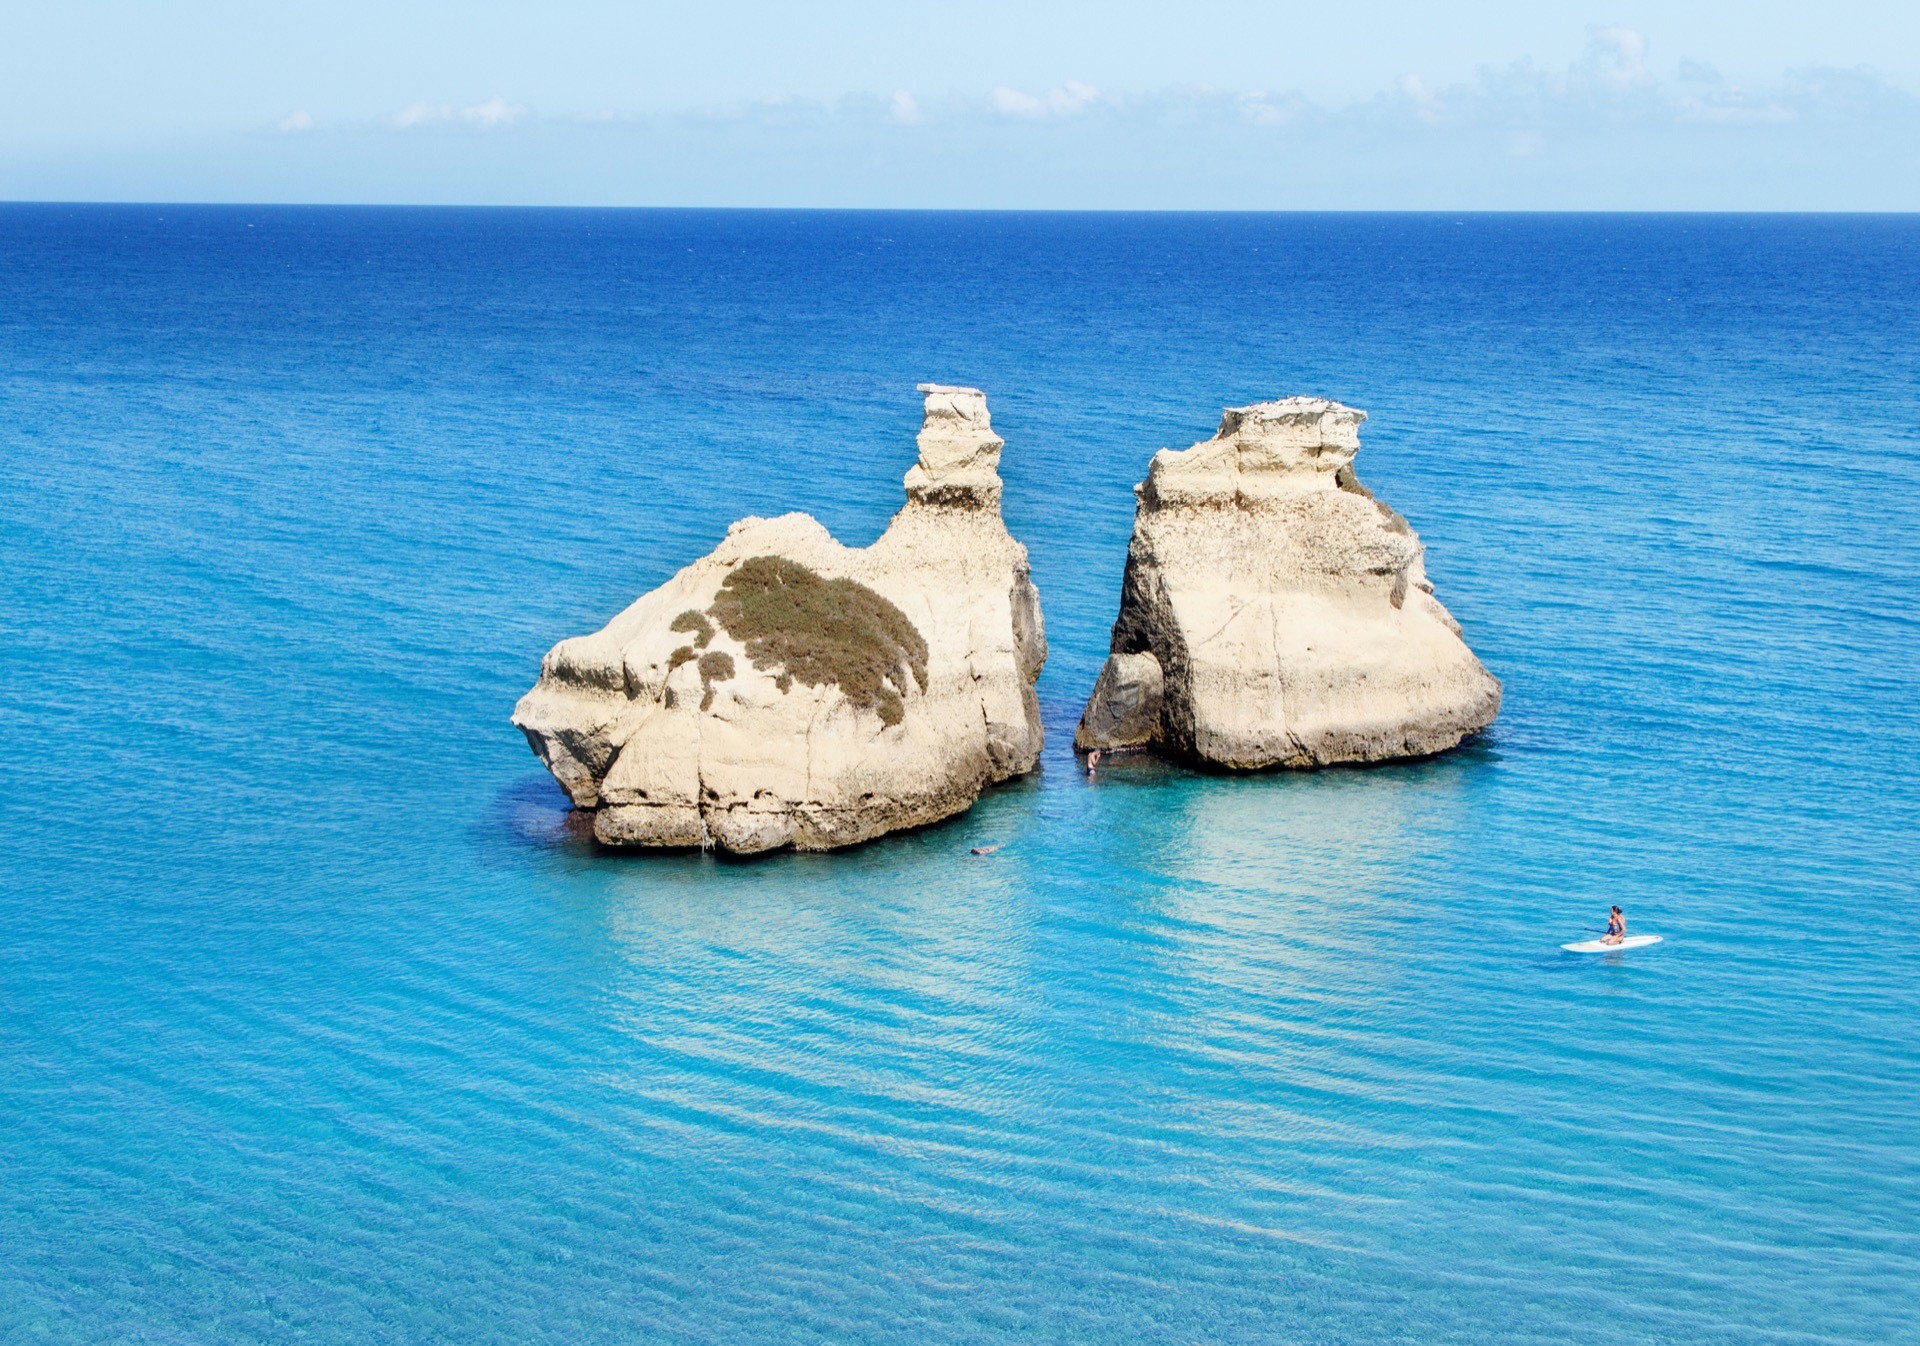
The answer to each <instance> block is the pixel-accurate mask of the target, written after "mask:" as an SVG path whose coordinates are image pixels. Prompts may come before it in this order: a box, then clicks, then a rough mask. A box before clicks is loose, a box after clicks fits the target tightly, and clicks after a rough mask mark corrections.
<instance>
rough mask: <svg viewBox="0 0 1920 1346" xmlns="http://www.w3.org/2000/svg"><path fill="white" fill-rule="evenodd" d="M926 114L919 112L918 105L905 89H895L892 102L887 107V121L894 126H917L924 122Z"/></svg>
mask: <svg viewBox="0 0 1920 1346" xmlns="http://www.w3.org/2000/svg"><path fill="white" fill-rule="evenodd" d="M926 119H927V118H926V114H925V113H923V112H921V111H920V104H919V102H918V100H916V99H915V98H914V96H913V95H912V94H910V93H908V92H907V91H906V90H905V89H896V90H895V91H894V94H893V101H892V102H890V103H889V104H888V105H887V120H888V121H890V122H892V123H893V124H894V125H896V126H918V125H919V124H920V123H921V122H923V121H925V120H926Z"/></svg>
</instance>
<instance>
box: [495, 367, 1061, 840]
mask: <svg viewBox="0 0 1920 1346" xmlns="http://www.w3.org/2000/svg"><path fill="white" fill-rule="evenodd" d="M920 391H921V392H922V393H923V394H925V396H926V419H925V423H924V425H923V427H922V429H921V431H920V438H919V447H920V460H919V462H918V464H917V465H916V466H915V467H914V468H913V469H912V470H911V471H909V472H908V473H907V478H906V488H907V503H906V505H905V507H904V508H902V509H901V510H900V512H899V513H898V514H896V515H894V517H893V521H892V522H891V523H890V524H889V525H888V526H887V531H886V532H885V533H884V534H883V535H882V536H881V537H880V539H879V540H878V541H877V542H875V543H874V544H873V545H872V546H871V547H866V548H849V547H843V546H841V545H840V544H839V543H838V542H835V541H834V540H833V538H832V537H831V536H830V535H829V534H828V533H827V530H826V529H825V528H823V527H821V526H820V524H818V523H817V522H815V521H814V520H813V519H812V518H810V517H808V516H807V515H805V514H786V515H782V516H781V517H780V518H777V519H742V520H741V521H740V522H739V523H736V524H734V525H733V527H732V528H730V529H728V530H727V536H726V539H725V540H724V541H723V542H721V544H720V545H719V546H718V547H716V548H715V549H714V550H713V552H712V553H711V554H709V555H708V556H705V557H703V558H702V559H700V560H698V561H696V562H694V563H693V564H692V565H690V566H688V567H687V568H686V569H684V570H682V571H681V572H680V573H679V574H677V575H675V576H674V577H673V578H672V579H671V580H669V581H667V583H665V584H663V585H662V586H661V587H660V588H658V589H655V590H654V591H653V592H652V593H649V594H646V595H644V596H643V597H641V598H640V599H639V600H638V601H637V602H635V603H634V604H633V605H632V606H631V607H629V608H628V609H627V610H626V611H624V612H622V613H621V614H620V615H619V616H617V617H615V618H614V619H613V620H612V621H611V622H609V623H608V624H607V625H606V627H604V628H603V629H602V630H600V631H597V632H595V633H594V634H592V635H589V636H578V637H575V638H573V639H571V640H563V641H561V642H560V643H559V644H558V645H556V646H554V647H553V649H552V650H551V651H550V652H549V653H548V654H547V657H546V658H545V660H543V661H542V663H541V666H540V681H539V682H538V683H537V684H535V686H534V688H533V690H532V691H530V692H528V693H527V694H526V695H525V696H524V697H522V698H521V699H520V703H519V705H517V706H516V707H515V708H514V713H513V722H514V724H516V725H517V726H519V728H520V729H521V730H522V731H523V732H524V733H525V734H526V736H527V741H528V742H529V743H531V744H532V745H533V750H534V751H535V752H536V753H538V754H539V756H540V759H541V760H542V761H543V762H545V763H546V764H547V767H548V769H549V770H551V771H552V772H553V774H554V777H555V778H556V779H557V780H558V781H559V782H560V784H561V785H562V786H563V787H565V789H566V791H567V793H568V794H569V795H570V796H571V797H572V799H573V802H574V803H575V804H576V805H577V806H579V807H581V808H586V809H592V810H594V828H593V830H594V835H595V836H596V837H598V838H599V839H600V840H601V841H603V842H606V843H608V844H610V845H635V846H708V845H711V846H718V847H720V848H722V849H724V850H728V851H734V852H739V853H750V852H756V851H767V850H775V849H779V848H781V847H785V846H793V847H796V848H798V849H801V850H826V849H829V848H832V847H836V846H846V845H851V844H853V843H854V842H859V841H865V840H868V839H870V838H872V837H876V836H879V835H880V834H882V833H884V832H890V831H893V830H896V829H898V828H902V827H912V826H916V825H919V824H922V823H930V822H934V821H937V820H938V819H941V818H945V817H948V816H949V815H951V814H954V813H958V812H960V811H961V810H963V809H965V808H967V807H968V806H969V805H971V804H972V803H973V801H974V800H975V799H976V798H978V797H979V794H980V791H981V790H982V789H983V788H985V787H986V786H987V785H989V784H992V783H993V782H996V781H1000V780H1005V779H1007V778H1008V777H1011V776H1015V775H1019V774H1021V773H1022V772H1026V771H1029V770H1031V769H1032V768H1033V765H1034V763H1035V762H1036V761H1037V760H1038V759H1039V755H1040V748H1041V742H1042V735H1041V729H1040V708H1039V703H1038V701H1037V700H1036V699H1035V697H1034V692H1033V684H1034V679H1036V678H1037V677H1039V675H1040V669H1041V666H1042V665H1043V664H1045V663H1046V658H1047V638H1046V630H1045V627H1044V625H1043V624H1042V622H1041V617H1040V599H1039V595H1038V594H1037V593H1036V592H1035V590H1034V587H1033V584H1032V581H1031V580H1030V579H1029V578H1028V572H1027V552H1026V548H1025V547H1022V546H1021V545H1020V544H1019V543H1018V542H1016V541H1014V540H1013V538H1012V537H1011V536H1010V535H1009V534H1008V533H1007V529H1006V525H1005V524H1004V523H1003V522H1002V521H1001V518H1000V476H999V472H998V467H999V462H1000V449H1001V441H1000V439H999V437H998V436H996V435H995V434H994V433H993V427H992V424H991V422H990V421H989V419H988V416H987V400H986V398H985V396H984V395H983V394H981V393H980V392H979V391H978V390H977V389H973V388H948V387H942V386H939V385H935V384H923V385H921V388H920Z"/></svg>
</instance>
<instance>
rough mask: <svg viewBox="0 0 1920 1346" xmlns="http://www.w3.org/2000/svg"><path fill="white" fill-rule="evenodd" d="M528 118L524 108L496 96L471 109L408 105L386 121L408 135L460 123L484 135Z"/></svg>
mask: <svg viewBox="0 0 1920 1346" xmlns="http://www.w3.org/2000/svg"><path fill="white" fill-rule="evenodd" d="M527 115H528V112H527V109H526V108H524V107H521V106H520V105H519V104H517V103H509V102H508V101H507V100H506V99H504V98H502V97H501V96H500V95H499V94H495V95H494V96H493V97H491V98H489V99H487V101H486V102H484V103H475V104H473V105H472V106H471V107H463V108H455V107H454V106H453V105H452V104H450V103H425V102H422V103H409V104H407V106H405V107H403V108H401V109H400V110H399V111H398V112H396V113H394V114H393V115H392V116H391V117H389V118H387V123H388V125H390V126H394V127H397V128H398V129H400V130H402V131H408V130H412V129H413V128H414V127H416V126H444V125H446V124H448V123H450V122H453V121H462V122H465V123H466V124H467V125H468V126H477V127H479V128H480V129H481V130H483V131H491V130H495V129H497V128H499V127H502V126H511V125H513V124H514V123H515V122H517V121H521V120H523V119H524V118H526V116H527Z"/></svg>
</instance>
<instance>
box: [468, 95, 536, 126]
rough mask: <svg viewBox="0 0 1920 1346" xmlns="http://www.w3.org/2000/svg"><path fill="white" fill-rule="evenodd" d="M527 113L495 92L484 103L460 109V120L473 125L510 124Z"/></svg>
mask: <svg viewBox="0 0 1920 1346" xmlns="http://www.w3.org/2000/svg"><path fill="white" fill-rule="evenodd" d="M526 115H527V110H526V109H525V108H523V107H520V106H518V105H516V104H513V103H509V102H508V101H507V100H506V99H504V98H502V97H501V96H500V95H499V94H495V95H494V96H493V97H491V98H489V99H488V100H487V101H486V102H484V103H476V104H474V105H473V106H472V107H464V108H461V109H460V118H461V120H462V121H465V122H469V123H471V124H472V125H474V126H485V127H494V126H511V125H513V124H514V123H515V122H517V121H519V120H520V119H521V118H522V117H524V116H526Z"/></svg>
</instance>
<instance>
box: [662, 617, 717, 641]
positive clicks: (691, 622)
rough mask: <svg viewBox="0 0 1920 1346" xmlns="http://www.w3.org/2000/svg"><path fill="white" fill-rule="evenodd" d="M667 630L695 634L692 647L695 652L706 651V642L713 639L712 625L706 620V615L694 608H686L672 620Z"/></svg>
mask: <svg viewBox="0 0 1920 1346" xmlns="http://www.w3.org/2000/svg"><path fill="white" fill-rule="evenodd" d="M667 630H669V631H692V632H695V633H696V634H695V635H694V637H693V647H694V648H695V649H697V650H704V649H706V648H707V642H708V641H710V640H712V639H713V623H712V622H710V621H708V620H707V615H706V614H705V613H704V612H700V611H697V610H696V609H694V608H688V609H687V610H686V611H685V612H683V613H681V614H680V615H679V616H678V617H675V618H674V619H673V625H671V626H669V627H668V628H667Z"/></svg>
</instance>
